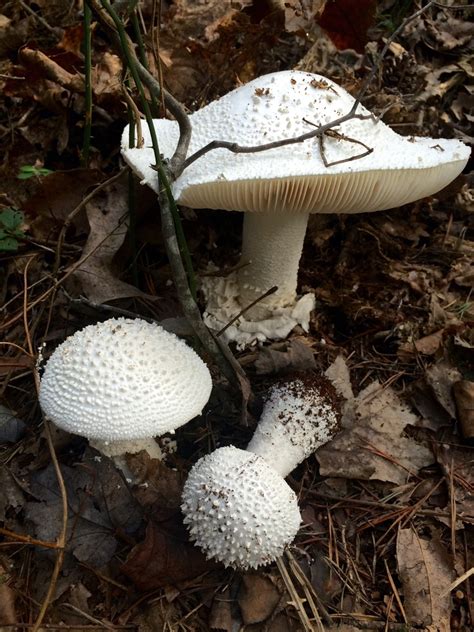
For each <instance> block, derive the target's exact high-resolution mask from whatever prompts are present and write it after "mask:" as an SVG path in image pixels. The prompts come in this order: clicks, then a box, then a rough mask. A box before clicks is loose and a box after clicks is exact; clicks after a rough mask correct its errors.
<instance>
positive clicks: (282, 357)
mask: <svg viewBox="0 0 474 632" xmlns="http://www.w3.org/2000/svg"><path fill="white" fill-rule="evenodd" d="M255 368H256V370H257V374H258V375H276V374H280V373H285V372H288V371H309V370H311V369H315V368H316V362H315V359H314V352H313V350H312V349H311V347H309V346H308V345H307V344H305V343H304V341H303V340H298V339H297V338H293V339H291V340H289V341H288V342H285V343H276V344H275V343H274V344H272V345H270V346H269V347H263V348H262V349H260V351H259V353H258V355H257V359H256V360H255Z"/></svg>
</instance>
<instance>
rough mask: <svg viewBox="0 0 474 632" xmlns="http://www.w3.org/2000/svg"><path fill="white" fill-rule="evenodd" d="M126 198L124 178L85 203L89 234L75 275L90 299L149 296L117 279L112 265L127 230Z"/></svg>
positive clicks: (97, 301)
mask: <svg viewBox="0 0 474 632" xmlns="http://www.w3.org/2000/svg"><path fill="white" fill-rule="evenodd" d="M127 200H128V198H127V188H126V184H125V178H124V179H123V180H120V181H117V180H116V181H115V182H112V183H111V184H109V186H107V187H106V188H105V189H103V190H102V191H101V192H100V194H98V195H96V196H94V199H93V200H92V201H91V202H90V203H89V204H88V205H87V207H86V211H87V218H88V220H89V224H90V234H89V238H88V240H87V243H86V245H85V246H84V251H83V256H82V259H81V262H80V263H79V265H78V267H77V269H76V270H75V272H74V277H75V278H76V279H77V280H78V281H79V282H80V284H81V286H82V292H83V294H85V296H86V297H87V298H88V299H89V300H90V301H92V302H93V303H99V304H100V303H107V302H108V301H112V300H115V299H117V298H125V297H131V296H148V295H146V294H145V293H144V292H142V291H140V290H139V289H138V288H136V287H134V286H133V285H130V284H129V283H125V282H124V281H121V280H120V279H118V278H117V274H116V272H115V270H114V266H113V259H114V255H115V254H116V253H117V251H118V249H119V248H120V246H122V244H123V242H124V240H125V236H126V234H127V228H128V202H127ZM148 298H150V297H148Z"/></svg>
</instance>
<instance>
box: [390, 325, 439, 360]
mask: <svg viewBox="0 0 474 632" xmlns="http://www.w3.org/2000/svg"><path fill="white" fill-rule="evenodd" d="M443 335H444V329H439V330H438V331H435V332H434V333H432V334H429V335H428V336H424V337H423V338H419V339H418V340H415V341H413V342H404V343H403V344H401V345H400V346H399V347H398V350H397V355H398V357H399V358H401V359H410V357H412V356H413V355H415V354H416V353H422V354H423V355H434V354H435V353H436V352H437V351H438V349H439V348H440V346H441V343H442V342H443Z"/></svg>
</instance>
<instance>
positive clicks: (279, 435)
mask: <svg viewBox="0 0 474 632" xmlns="http://www.w3.org/2000/svg"><path fill="white" fill-rule="evenodd" d="M339 417H340V412H339V400H338V398H337V396H336V393H335V390H334V388H333V387H332V385H331V384H330V383H329V382H328V381H327V380H326V379H325V378H322V377H313V376H311V377H303V376H298V377H294V378H292V379H289V380H286V381H282V382H279V383H278V384H276V385H275V386H274V387H273V388H272V389H271V391H270V394H269V397H268V399H267V401H266V403H265V406H264V410H263V414H262V417H261V419H260V422H259V424H258V426H257V430H256V431H255V434H254V436H253V438H252V440H251V441H250V443H249V445H248V447H247V450H239V449H238V448H235V447H232V446H230V447H227V448H219V449H217V450H215V452H213V453H212V454H209V455H207V456H205V457H203V458H202V459H200V460H199V461H198V462H197V463H196V464H195V465H194V467H193V468H192V469H191V472H190V474H189V477H188V479H187V481H186V483H185V485H184V491H183V502H182V510H183V513H184V516H185V518H184V522H185V523H186V524H187V525H188V529H189V532H190V537H191V539H192V540H193V541H194V542H195V544H196V545H197V546H199V547H200V548H202V549H203V551H204V552H205V553H206V555H207V556H208V557H213V558H215V559H217V560H219V561H220V562H222V563H223V564H224V565H226V566H232V567H235V568H244V569H246V568H256V567H258V566H261V565H264V564H268V563H270V562H272V561H274V560H275V559H277V558H278V557H280V556H281V555H282V553H283V551H284V550H285V548H286V547H287V546H288V545H289V544H290V543H291V542H292V541H293V539H294V537H295V535H296V533H297V532H298V528H299V525H300V522H301V516H300V513H299V510H298V503H297V498H296V495H295V493H294V492H293V491H292V489H291V488H290V487H289V486H288V485H287V483H286V482H285V481H284V478H283V477H284V476H287V474H289V472H290V471H291V470H293V469H294V468H295V467H296V466H297V465H298V464H299V463H300V462H301V461H302V460H303V459H305V458H306V457H307V456H309V455H310V454H311V453H312V452H313V451H314V450H316V449H317V448H318V447H320V446H321V445H323V444H324V443H327V442H328V441H329V440H330V439H331V438H332V437H333V436H334V434H335V433H336V432H337V431H338V429H339Z"/></svg>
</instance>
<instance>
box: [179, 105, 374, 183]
mask: <svg viewBox="0 0 474 632" xmlns="http://www.w3.org/2000/svg"><path fill="white" fill-rule="evenodd" d="M358 105H359V103H357V102H356V103H354V105H353V106H352V107H351V109H350V111H349V112H348V113H347V114H344V116H340V117H339V118H337V119H334V120H333V121H330V122H329V123H326V124H325V125H320V126H319V127H317V128H315V129H313V130H311V131H310V132H306V133H305V134H300V135H299V136H293V137H292V138H281V139H280V140H275V141H273V142H271V143H265V144H263V145H252V146H244V145H239V144H238V143H231V142H229V141H225V140H213V141H211V142H210V143H208V144H207V145H205V146H204V147H201V149H198V151H196V152H195V153H194V154H192V155H191V156H189V158H187V159H186V160H185V161H184V163H183V167H182V171H184V169H187V167H189V166H190V165H191V164H192V163H193V162H195V161H196V160H198V159H199V158H202V156H204V155H205V154H207V153H208V152H210V151H213V150H214V149H227V150H228V151H231V152H232V153H234V154H256V153H259V152H261V151H268V150H269V149H276V148H277V147H285V146H286V145H295V144H297V143H303V142H304V141H305V140H309V139H311V138H315V137H316V136H321V135H322V134H324V133H325V132H327V131H328V130H330V129H332V128H333V127H336V126H337V125H341V124H342V123H344V122H345V121H348V120H350V119H354V118H357V119H361V120H364V119H368V118H372V114H356V109H357V107H358Z"/></svg>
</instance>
